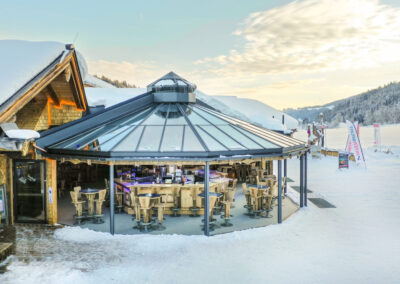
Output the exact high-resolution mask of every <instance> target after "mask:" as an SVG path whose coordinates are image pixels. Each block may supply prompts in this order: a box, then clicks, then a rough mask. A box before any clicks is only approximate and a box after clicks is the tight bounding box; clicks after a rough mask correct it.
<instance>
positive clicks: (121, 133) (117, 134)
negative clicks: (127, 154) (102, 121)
mask: <svg viewBox="0 0 400 284" xmlns="http://www.w3.org/2000/svg"><path fill="white" fill-rule="evenodd" d="M133 128H135V126H134V125H133V126H128V125H125V126H122V127H121V128H119V129H118V130H116V131H112V132H110V133H107V134H105V135H101V136H99V137H98V138H97V141H98V143H99V150H100V151H109V150H111V149H112V148H113V147H114V146H115V145H117V144H118V143H119V142H120V141H121V140H122V139H123V138H124V137H125V135H126V133H127V132H129V131H131V130H132V129H133Z"/></svg>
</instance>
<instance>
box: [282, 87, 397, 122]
mask: <svg viewBox="0 0 400 284" xmlns="http://www.w3.org/2000/svg"><path fill="white" fill-rule="evenodd" d="M284 111H285V112H286V113H288V114H289V115H291V116H293V117H295V118H297V119H302V120H305V122H308V121H310V122H311V121H314V120H316V119H317V117H318V115H319V114H320V113H321V112H322V113H323V114H324V117H325V121H326V122H328V123H329V124H330V125H331V126H336V125H338V124H339V123H340V122H345V121H346V119H348V120H351V121H355V120H357V121H359V122H360V123H361V124H363V125H370V124H373V123H375V122H378V123H384V124H389V123H400V83H396V82H393V83H390V84H388V85H385V86H383V87H379V88H377V89H373V90H369V91H367V92H365V93H362V94H359V95H356V96H352V97H349V98H346V99H343V100H339V101H335V102H332V103H329V104H326V105H323V106H314V107H305V108H299V109H286V110H284Z"/></svg>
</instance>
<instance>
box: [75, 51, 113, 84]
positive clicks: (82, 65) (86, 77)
mask: <svg viewBox="0 0 400 284" xmlns="http://www.w3.org/2000/svg"><path fill="white" fill-rule="evenodd" d="M76 58H77V59H78V64H79V70H80V71H81V76H82V81H83V82H84V83H85V84H87V85H90V86H91V87H95V88H115V86H113V85H111V84H109V83H107V82H105V81H103V80H101V79H99V78H96V77H95V76H92V75H90V74H89V73H88V66H87V62H86V59H85V57H84V56H83V55H82V53H80V52H79V51H77V52H76Z"/></svg>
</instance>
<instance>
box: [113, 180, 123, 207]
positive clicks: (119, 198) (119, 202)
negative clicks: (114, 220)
mask: <svg viewBox="0 0 400 284" xmlns="http://www.w3.org/2000/svg"><path fill="white" fill-rule="evenodd" d="M114 195H115V200H116V201H117V205H116V206H115V211H116V213H122V210H124V204H123V200H124V191H123V189H122V190H119V189H118V186H117V187H116V188H115V193H114Z"/></svg>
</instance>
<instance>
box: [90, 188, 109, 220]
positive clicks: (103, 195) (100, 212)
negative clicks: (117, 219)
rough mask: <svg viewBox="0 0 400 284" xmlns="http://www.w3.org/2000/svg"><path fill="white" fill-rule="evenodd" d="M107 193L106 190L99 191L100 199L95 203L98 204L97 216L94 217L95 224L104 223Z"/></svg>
mask: <svg viewBox="0 0 400 284" xmlns="http://www.w3.org/2000/svg"><path fill="white" fill-rule="evenodd" d="M106 193H107V191H106V190H105V189H103V190H100V191H99V198H98V199H95V200H94V202H95V204H96V214H95V215H94V216H93V217H94V219H93V223H95V224H102V223H104V220H103V218H104V214H103V202H104V200H105V198H106Z"/></svg>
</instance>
